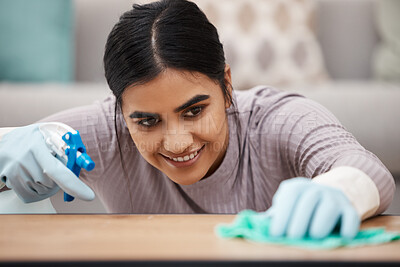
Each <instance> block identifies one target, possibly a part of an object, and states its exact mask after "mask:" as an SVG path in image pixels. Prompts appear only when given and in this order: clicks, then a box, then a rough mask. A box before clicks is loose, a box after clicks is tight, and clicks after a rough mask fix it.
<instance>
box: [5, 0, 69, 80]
mask: <svg viewBox="0 0 400 267" xmlns="http://www.w3.org/2000/svg"><path fill="white" fill-rule="evenodd" d="M72 21H73V8H72V2H71V0H57V1H54V0H35V1H31V0H1V1H0V36H1V49H0V80H7V81H29V82H42V81H70V80H71V79H72V78H73V71H74V69H73V63H74V51H73V27H72V26H73V25H72Z"/></svg>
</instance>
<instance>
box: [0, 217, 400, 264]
mask: <svg viewBox="0 0 400 267" xmlns="http://www.w3.org/2000/svg"><path fill="white" fill-rule="evenodd" d="M233 219H234V215H61V214H58V215H0V233H1V235H0V262H3V263H4V262H15V261H19V262H27V261H29V262H33V261H40V262H48V261H57V262H58V261H142V260H146V261H147V260H151V261H252V262H254V261H311V262H313V261H340V262H354V261H363V262H365V261H374V262H378V261H383V262H387V261H391V262H400V242H392V243H388V244H383V245H377V246H367V247H360V248H339V249H334V250H330V251H312V250H306V249H300V248H292V247H284V246H276V245H266V244H255V243H250V242H247V241H245V240H241V239H233V240H229V239H221V238H219V237H217V236H216V235H215V234H214V227H215V226H216V225H217V224H218V223H230V222H232V221H233ZM377 226H385V227H386V229H387V230H389V231H398V232H400V216H379V217H376V218H373V219H370V220H367V221H365V222H364V223H363V224H362V228H366V227H377Z"/></svg>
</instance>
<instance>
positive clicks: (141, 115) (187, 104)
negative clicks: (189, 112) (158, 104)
mask: <svg viewBox="0 0 400 267" xmlns="http://www.w3.org/2000/svg"><path fill="white" fill-rule="evenodd" d="M209 98H210V95H195V96H194V97H192V98H191V99H189V100H188V101H186V102H185V103H184V104H182V105H180V106H179V107H177V108H176V109H174V112H175V113H178V112H179V111H182V110H184V109H185V108H187V107H190V106H191V105H194V104H196V103H198V102H200V101H203V100H206V99H209ZM148 117H154V118H159V117H160V115H159V114H157V113H151V112H143V111H135V112H133V113H132V114H130V115H129V118H131V119H134V118H148Z"/></svg>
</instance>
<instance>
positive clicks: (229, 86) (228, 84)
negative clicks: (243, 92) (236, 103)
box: [224, 64, 232, 108]
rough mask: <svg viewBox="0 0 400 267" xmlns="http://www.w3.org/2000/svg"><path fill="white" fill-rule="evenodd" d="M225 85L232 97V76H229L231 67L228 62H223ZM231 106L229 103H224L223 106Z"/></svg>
mask: <svg viewBox="0 0 400 267" xmlns="http://www.w3.org/2000/svg"><path fill="white" fill-rule="evenodd" d="M224 72H225V75H224V76H225V77H224V79H225V86H226V89H227V90H228V94H230V96H231V97H232V76H231V67H230V66H229V64H225V70H224ZM230 106H231V103H225V108H229V107H230Z"/></svg>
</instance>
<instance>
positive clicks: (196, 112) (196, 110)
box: [185, 106, 203, 118]
mask: <svg viewBox="0 0 400 267" xmlns="http://www.w3.org/2000/svg"><path fill="white" fill-rule="evenodd" d="M202 110H203V106H197V107H193V108H191V109H189V110H188V111H187V112H186V113H185V114H186V116H185V117H189V118H190V117H196V116H198V115H199V114H200V113H201V111H202Z"/></svg>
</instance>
